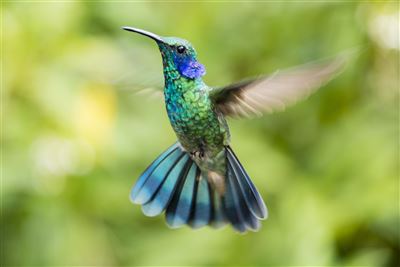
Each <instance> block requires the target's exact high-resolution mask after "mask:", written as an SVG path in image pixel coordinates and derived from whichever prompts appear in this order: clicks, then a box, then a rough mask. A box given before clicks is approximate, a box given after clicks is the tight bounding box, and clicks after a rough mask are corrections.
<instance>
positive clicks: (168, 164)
mask: <svg viewBox="0 0 400 267" xmlns="http://www.w3.org/2000/svg"><path fill="white" fill-rule="evenodd" d="M181 155H182V151H181V150H180V149H179V148H177V149H175V150H174V151H173V152H172V153H170V154H168V155H167V156H166V157H165V158H164V159H163V160H162V161H161V162H160V164H158V166H157V167H155V169H154V170H153V172H152V173H151V174H150V175H149V177H148V178H147V179H146V181H145V183H144V185H143V186H142V188H141V189H140V190H139V192H138V194H137V195H136V196H132V195H131V198H132V200H133V202H134V203H135V204H145V203H146V202H148V201H149V200H150V199H151V198H152V197H153V195H154V194H155V193H156V192H157V189H158V188H159V187H160V186H161V184H162V183H163V181H164V180H165V179H166V178H167V177H166V174H167V173H169V171H170V169H171V168H172V167H174V165H175V164H176V163H177V161H178V160H179V158H180V156H181ZM135 187H136V186H135ZM132 191H136V190H135V188H134V189H133V190H132Z"/></svg>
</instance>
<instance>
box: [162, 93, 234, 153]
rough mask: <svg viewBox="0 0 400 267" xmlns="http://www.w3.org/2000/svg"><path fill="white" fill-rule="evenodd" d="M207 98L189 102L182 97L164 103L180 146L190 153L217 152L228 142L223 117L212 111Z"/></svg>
mask: <svg viewBox="0 0 400 267" xmlns="http://www.w3.org/2000/svg"><path fill="white" fill-rule="evenodd" d="M206 97H207V98H208V96H204V97H199V98H198V99H196V100H197V101H191V102H189V101H185V98H182V99H178V101H177V102H176V103H167V112H168V116H169V119H170V122H171V125H172V128H173V129H174V131H175V133H176V135H177V137H178V139H179V141H180V143H181V145H182V146H183V148H184V149H185V150H186V151H188V152H191V153H196V152H200V153H211V154H216V153H218V152H220V151H221V149H223V147H224V145H227V143H228V142H229V140H228V139H229V130H228V128H227V125H226V122H225V120H224V118H223V117H222V116H218V114H216V113H215V112H214V111H213V109H212V106H211V103H210V102H209V99H206ZM179 100H181V101H179Z"/></svg>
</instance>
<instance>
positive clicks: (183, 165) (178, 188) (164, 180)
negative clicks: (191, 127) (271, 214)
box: [131, 143, 267, 232]
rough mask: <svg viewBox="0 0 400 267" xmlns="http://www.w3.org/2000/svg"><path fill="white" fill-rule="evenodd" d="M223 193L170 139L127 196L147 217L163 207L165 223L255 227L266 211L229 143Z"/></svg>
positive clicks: (159, 212) (173, 225)
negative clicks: (164, 149)
mask: <svg viewBox="0 0 400 267" xmlns="http://www.w3.org/2000/svg"><path fill="white" fill-rule="evenodd" d="M225 154H226V159H227V174H226V179H225V193H224V195H222V196H221V195H220V194H219V193H218V192H217V191H216V190H215V189H214V188H213V187H212V186H211V184H210V183H209V182H208V180H207V177H203V176H202V172H201V171H200V169H199V167H198V166H197V165H196V163H195V162H194V161H193V160H192V159H191V158H190V157H189V155H188V153H187V152H185V151H183V150H182V149H181V147H180V145H179V143H175V144H174V145H172V146H171V147H169V148H168V149H167V150H166V151H164V152H163V153H162V154H161V155H160V156H159V157H158V158H157V159H156V160H155V161H154V162H153V163H152V164H151V165H150V166H149V167H148V168H147V169H146V170H145V171H144V173H143V174H142V175H141V176H140V177H139V179H138V181H137V182H136V184H135V186H134V187H133V189H132V191H131V200H132V202H133V203H135V204H140V205H142V210H143V213H144V214H145V215H147V216H151V217H152V216H157V215H159V214H161V213H162V212H163V211H166V212H165V214H166V220H167V223H168V225H169V226H170V227H172V228H177V227H180V226H183V225H185V224H187V225H189V226H190V227H192V228H199V227H202V226H205V225H210V226H212V227H215V228H217V227H220V226H222V225H224V224H226V223H230V224H232V226H233V227H234V228H235V230H237V231H239V232H245V231H247V230H253V231H256V230H258V229H259V227H260V222H259V220H260V219H265V218H266V216H267V209H266V207H265V204H264V202H263V200H262V198H261V196H260V194H259V193H258V191H257V189H256V188H255V186H254V185H253V183H252V182H251V180H250V178H249V177H248V175H247V173H246V172H245V170H244V169H243V167H242V165H241V164H240V162H239V160H238V159H237V158H236V156H235V154H234V153H233V151H232V150H231V148H230V147H226V153H225Z"/></svg>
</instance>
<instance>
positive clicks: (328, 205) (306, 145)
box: [1, 1, 400, 266]
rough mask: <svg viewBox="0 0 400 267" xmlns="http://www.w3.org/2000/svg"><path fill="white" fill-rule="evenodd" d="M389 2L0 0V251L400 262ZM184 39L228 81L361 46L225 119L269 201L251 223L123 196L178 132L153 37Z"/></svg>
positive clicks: (100, 260) (268, 261)
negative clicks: (278, 103)
mask: <svg viewBox="0 0 400 267" xmlns="http://www.w3.org/2000/svg"><path fill="white" fill-rule="evenodd" d="M398 17H399V9H398V3H395V2H392V3H390V2H382V3H366V2H364V3H363V2H359V3H357V2H354V1H352V2H348V3H346V2H342V3H333V2H325V3H324V2H315V3H312V2H293V3H288V2H286V3H285V2H270V3H268V2H251V3H246V2H236V3H235V2H231V3H229V2H203V3H201V2H198V3H196V2H190V3H182V2H180V3H179V2H136V3H135V2H131V3H128V2H114V3H113V2H98V3H95V2H85V1H82V2H81V1H78V2H58V3H57V2H30V3H29V2H25V3H18V2H6V3H3V6H2V44H3V50H2V51H3V53H2V64H3V65H2V66H3V69H2V70H3V71H2V101H3V103H2V121H3V126H4V127H3V128H2V136H1V138H2V139H1V142H2V150H3V160H2V163H3V165H2V166H3V168H2V188H1V189H2V202H1V204H2V233H1V239H2V256H1V260H2V264H3V265H30V266H53V265H63V266H65V265H114V266H117V265H136V266H137V265H148V266H150V265H152V266H153V265H164V266H166V265H169V266H174V265H175V266H176V265H197V266H199V265H210V266H211V265H215V266H222V265H236V266H267V265H339V266H343V265H357V266H399V265H400V263H399V259H398V255H399V231H398V230H399V228H398V227H399V214H398V213H399V207H398V205H399V198H398V197H399V195H398V192H399V184H398V175H399V168H398V165H399V161H398V155H399V153H398V138H399V133H398V130H399V127H398V102H397V99H398V88H399V84H398V81H399V80H398V74H399V73H398V71H399V68H398V67H399V65H398V60H399V42H398V34H399V20H398ZM126 25H127V26H134V27H138V28H143V29H146V30H149V31H152V32H155V33H157V34H160V35H164V36H178V37H182V38H185V39H188V40H190V41H191V43H192V44H193V45H194V47H195V48H196V50H197V52H198V55H199V60H200V61H201V62H202V63H203V64H204V65H205V66H206V68H207V75H206V76H205V81H206V82H207V83H208V84H210V85H224V84H227V83H230V82H234V81H237V80H240V79H243V78H245V77H248V76H254V75H258V74H262V73H268V72H273V71H274V70H276V69H283V68H286V67H291V66H294V65H299V64H303V63H306V62H308V61H312V60H316V59H320V58H324V57H328V56H333V55H335V54H337V53H339V52H341V51H343V50H347V49H349V48H355V47H356V48H358V49H359V51H360V53H359V55H358V57H355V58H354V59H353V60H352V61H351V63H350V64H349V66H348V67H347V69H346V70H345V72H344V73H343V74H341V75H340V76H339V77H337V78H336V79H335V80H334V81H332V82H330V83H329V84H328V85H327V86H325V87H323V89H321V90H320V91H318V92H317V93H316V94H314V95H313V96H311V97H310V98H309V99H308V100H307V101H304V102H302V103H299V104H297V105H296V106H294V107H291V108H289V109H287V110H286V111H285V112H282V113H275V114H272V115H269V116H265V117H263V118H259V119H253V120H230V126H231V132H232V146H233V148H234V149H235V152H236V153H237V155H238V157H239V158H240V159H241V162H242V164H243V165H244V166H245V168H246V170H247V171H248V173H249V175H250V177H252V179H253V181H254V183H255V184H256V185H257V187H258V189H259V190H260V192H261V194H262V196H263V198H264V199H265V202H266V204H267V206H268V209H269V218H268V220H266V221H264V222H263V227H262V229H261V230H260V231H259V232H257V233H248V234H246V235H239V234H237V233H235V232H234V231H233V230H232V229H231V228H230V227H225V228H223V229H221V230H213V229H210V228H204V229H200V230H191V229H188V228H183V229H178V230H171V229H169V228H168V227H167V226H166V224H165V222H164V218H163V217H162V216H160V217H156V218H148V217H145V216H144V215H143V214H142V213H141V210H140V207H139V206H134V205H132V204H131V203H130V201H129V198H128V196H129V191H130V188H131V187H132V185H133V184H134V182H135V181H136V179H137V177H138V176H139V175H140V174H141V172H142V171H143V170H144V169H145V168H146V167H147V165H148V164H150V163H151V162H152V160H153V159H155V157H156V156H158V155H159V153H161V152H162V151H163V150H164V149H165V148H167V147H168V146H169V145H171V144H172V143H173V142H174V141H175V135H174V133H173V131H172V129H171V127H170V125H169V122H168V119H167V116H166V113H165V108H164V105H163V102H162V100H160V99H157V98H156V99H153V98H151V97H148V96H146V95H143V94H137V92H138V91H141V89H144V88H146V87H149V86H162V82H163V80H162V72H161V71H162V69H161V59H160V55H159V52H158V49H157V47H156V45H155V44H154V42H152V41H151V40H148V39H146V38H144V37H141V36H139V35H134V34H132V33H128V32H125V31H122V30H121V29H120V28H121V26H126Z"/></svg>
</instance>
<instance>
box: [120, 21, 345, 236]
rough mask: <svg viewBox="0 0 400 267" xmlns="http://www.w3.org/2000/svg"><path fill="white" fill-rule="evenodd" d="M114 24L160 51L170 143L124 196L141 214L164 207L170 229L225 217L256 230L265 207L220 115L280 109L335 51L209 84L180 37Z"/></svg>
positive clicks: (307, 86)
mask: <svg viewBox="0 0 400 267" xmlns="http://www.w3.org/2000/svg"><path fill="white" fill-rule="evenodd" d="M122 29H124V30H126V31H130V32H134V33H137V34H140V35H143V36H146V37H148V38H150V39H152V40H154V41H155V42H156V44H157V45H158V48H159V50H160V53H161V56H162V64H163V73H164V90H163V91H164V100H165V107H166V111H167V114H168V118H169V120H170V123H171V126H172V128H173V130H174V131H175V133H176V136H177V139H178V140H177V142H176V143H174V144H173V145H172V146H170V147H169V148H168V149H166V150H165V151H164V152H163V153H161V154H160V155H159V156H158V157H157V158H156V159H155V160H154V161H153V162H152V163H151V164H150V165H149V166H148V168H147V169H146V170H145V171H144V172H143V173H142V174H141V176H140V177H139V178H138V180H137V181H136V183H135V185H134V186H133V188H132V190H131V193H130V199H131V201H132V202H133V203H134V204H139V205H141V206H142V211H143V213H144V214H145V215H147V216H150V217H153V216H157V215H160V214H162V213H164V212H165V217H166V222H167V224H168V226H170V227H171V228H178V227H182V226H184V225H188V226H189V227H191V228H194V229H196V228H200V227H203V226H207V225H208V226H211V227H213V228H219V227H222V226H224V225H227V224H230V225H231V226H232V227H233V229H234V230H236V231H237V232H240V233H245V232H247V231H257V230H259V229H260V227H261V220H264V219H266V218H267V216H268V212H267V207H266V205H265V203H264V201H263V199H262V197H261V195H260V193H259V192H258V190H257V188H256V187H255V185H254V184H253V182H252V181H251V179H250V177H249V175H248V174H247V172H246V171H245V169H244V167H243V166H242V164H241V163H240V161H239V159H238V157H237V156H236V155H235V153H234V152H233V149H232V147H231V145H230V132H229V127H228V123H227V121H226V119H227V118H228V117H234V118H245V117H252V116H261V115H262V114H264V113H272V112H275V111H282V110H283V109H285V108H286V107H287V106H289V105H292V104H294V103H296V102H297V101H299V100H300V99H304V98H305V97H307V96H308V95H309V94H310V93H312V92H313V91H315V90H316V89H318V88H319V87H321V86H322V85H324V84H325V83H327V82H328V81H330V80H331V79H332V78H334V77H335V76H336V75H337V74H338V73H339V72H340V71H341V70H342V69H343V66H344V65H345V62H346V60H345V57H344V56H336V57H334V58H330V59H328V60H321V61H317V62H313V63H308V64H305V65H301V66H298V67H294V68H291V69H288V70H284V71H276V72H275V73H273V74H271V75H263V76H259V77H256V78H250V79H246V80H243V81H239V82H237V83H234V84H230V85H227V86H224V87H211V86H208V85H207V84H205V82H204V81H203V79H202V77H203V76H204V75H205V74H206V69H205V67H204V65H202V64H201V63H200V62H199V60H198V59H197V53H196V50H195V49H194V47H193V46H192V44H191V43H190V42H188V41H187V40H184V39H181V38H177V37H162V36H159V35H157V34H154V33H151V32H148V31H145V30H142V29H137V28H133V27H122Z"/></svg>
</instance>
